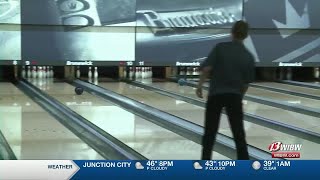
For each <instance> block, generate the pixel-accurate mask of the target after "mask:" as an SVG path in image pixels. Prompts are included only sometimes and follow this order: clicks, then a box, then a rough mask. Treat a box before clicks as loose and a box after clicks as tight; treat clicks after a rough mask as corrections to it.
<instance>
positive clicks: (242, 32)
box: [196, 21, 255, 160]
mask: <svg viewBox="0 0 320 180" xmlns="http://www.w3.org/2000/svg"><path fill="white" fill-rule="evenodd" d="M248 29H249V26H248V24H247V23H246V22H244V21H238V22H236V23H235V24H234V26H233V28H232V41H231V42H225V43H220V44H218V45H216V47H215V48H214V49H213V50H212V52H211V53H210V54H209V57H208V58H207V59H206V61H205V62H204V63H203V64H202V66H201V76H200V81H199V84H198V87H197V90H196V93H197V96H198V97H200V98H203V95H202V85H203V83H204V81H205V80H206V78H207V77H209V76H210V78H211V80H210V89H209V96H208V101H207V105H206V114H205V116H206V117H205V133H204V136H203V142H202V143H203V144H202V146H203V150H202V159H203V160H209V159H211V154H212V149H213V143H214V141H215V138H216V134H217V132H218V128H219V123H220V114H221V111H222V109H223V108H224V107H225V110H226V112H227V115H228V118H229V122H230V126H231V131H232V134H233V137H234V140H235V143H236V147H237V156H238V159H240V160H246V159H249V155H248V149H247V143H246V138H245V131H244V125H243V110H242V99H243V96H244V94H245V93H246V91H247V89H248V85H249V83H251V82H253V81H254V73H255V61H254V57H253V56H252V54H251V53H250V52H249V51H248V50H247V49H246V47H245V46H244V44H243V40H244V39H246V38H247V36H248Z"/></svg>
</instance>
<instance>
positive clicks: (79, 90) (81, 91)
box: [74, 87, 83, 95]
mask: <svg viewBox="0 0 320 180" xmlns="http://www.w3.org/2000/svg"><path fill="white" fill-rule="evenodd" d="M74 91H75V92H76V94H77V95H81V94H82V93H83V89H82V88H81V87H76V89H75V90H74Z"/></svg>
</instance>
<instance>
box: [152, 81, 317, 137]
mask: <svg viewBox="0 0 320 180" xmlns="http://www.w3.org/2000/svg"><path fill="white" fill-rule="evenodd" d="M152 85H153V86H155V87H158V88H162V89H166V90H169V91H173V92H175V93H178V94H180V95H184V96H188V97H192V98H195V99H198V100H201V99H200V98H198V97H197V96H196V95H195V90H196V89H195V88H193V87H190V86H179V85H178V84H177V83H172V82H153V83H152ZM203 93H204V96H205V97H207V91H203ZM243 108H244V111H245V112H247V113H250V114H254V115H257V116H261V117H265V118H268V119H273V120H277V121H280V122H282V123H286V124H290V125H293V126H296V127H300V128H304V129H307V130H310V131H311V130H312V128H313V127H315V126H320V118H316V117H313V116H308V115H304V114H300V113H296V112H292V111H286V110H283V109H279V108H276V107H272V106H267V105H263V104H259V103H255V102H252V101H244V106H243ZM315 132H317V133H320V131H315Z"/></svg>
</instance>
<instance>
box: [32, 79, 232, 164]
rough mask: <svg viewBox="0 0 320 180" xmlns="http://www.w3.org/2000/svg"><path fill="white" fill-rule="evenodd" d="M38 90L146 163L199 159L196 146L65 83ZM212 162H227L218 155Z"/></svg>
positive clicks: (199, 148)
mask: <svg viewBox="0 0 320 180" xmlns="http://www.w3.org/2000/svg"><path fill="white" fill-rule="evenodd" d="M35 85H37V84H36V83H35ZM42 90H43V91H45V92H46V93H48V94H49V95H51V96H52V97H54V98H55V99H57V100H58V101H60V102H61V103H63V104H65V105H67V106H68V107H69V108H71V109H72V110H73V111H75V112H76V113H78V114H80V115H81V116H83V117H84V118H86V119H88V120H89V121H90V122H92V123H93V124H95V125H96V126H99V127H100V128H101V129H103V130H105V131H106V132H108V133H109V134H111V135H112V136H114V137H115V138H117V139H119V140H120V141H122V142H124V143H125V144H127V145H128V146H129V147H131V148H133V149H135V150H136V151H137V152H139V153H141V154H142V155H144V156H145V157H147V158H149V159H177V160H178V159H181V160H182V159H190V160H191V159H200V155H201V146H200V145H198V144H196V143H194V142H192V141H189V140H187V139H185V138H183V137H181V136H179V135H177V134H176V133H173V132H171V131H168V130H166V129H164V128H162V127H160V126H157V125H155V124H153V123H150V122H149V121H147V120H145V119H142V118H140V117H138V116H135V115H134V114H132V113H130V112H128V111H126V110H124V109H122V108H120V107H118V106H115V105H113V104H111V103H109V102H107V101H104V100H102V99H101V98H99V97H96V96H93V95H91V94H88V93H86V92H84V93H83V94H82V95H80V96H77V95H75V93H74V87H73V86H71V85H69V84H66V83H53V84H51V85H50V89H48V88H46V89H42ZM213 158H214V159H228V158H227V157H225V156H223V155H221V154H219V153H214V154H213Z"/></svg>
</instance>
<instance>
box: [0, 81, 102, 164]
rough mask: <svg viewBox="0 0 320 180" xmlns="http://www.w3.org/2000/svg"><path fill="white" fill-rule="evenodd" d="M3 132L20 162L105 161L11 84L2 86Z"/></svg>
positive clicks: (0, 124)
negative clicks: (40, 160)
mask: <svg viewBox="0 0 320 180" xmlns="http://www.w3.org/2000/svg"><path fill="white" fill-rule="evenodd" d="M0 130H1V131H2V133H3V134H4V136H5V138H6V139H7V141H8V143H9V145H10V147H11V148H12V150H13V152H14V153H15V155H16V157H17V158H18V159H24V160H26V159H57V160H61V159H78V160H83V159H97V160H98V159H103V158H102V157H101V156H100V155H99V154H98V153H97V152H96V151H94V150H93V149H92V148H90V147H89V146H88V145H87V144H86V143H85V142H83V141H82V140H81V139H79V138H78V137H77V136H76V135H74V134H73V133H72V132H70V131H69V130H68V129H67V128H65V127H64V126H63V125H62V124H60V123H59V122H58V121H57V120H56V119H54V118H53V117H52V116H50V114H48V113H47V112H46V111H45V110H44V109H42V108H41V107H40V106H38V105H37V104H36V103H35V102H33V101H32V100H31V99H30V98H29V97H27V96H26V95H25V94H24V93H23V92H22V91H20V90H19V89H18V88H16V87H15V86H14V85H13V84H11V83H0Z"/></svg>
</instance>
